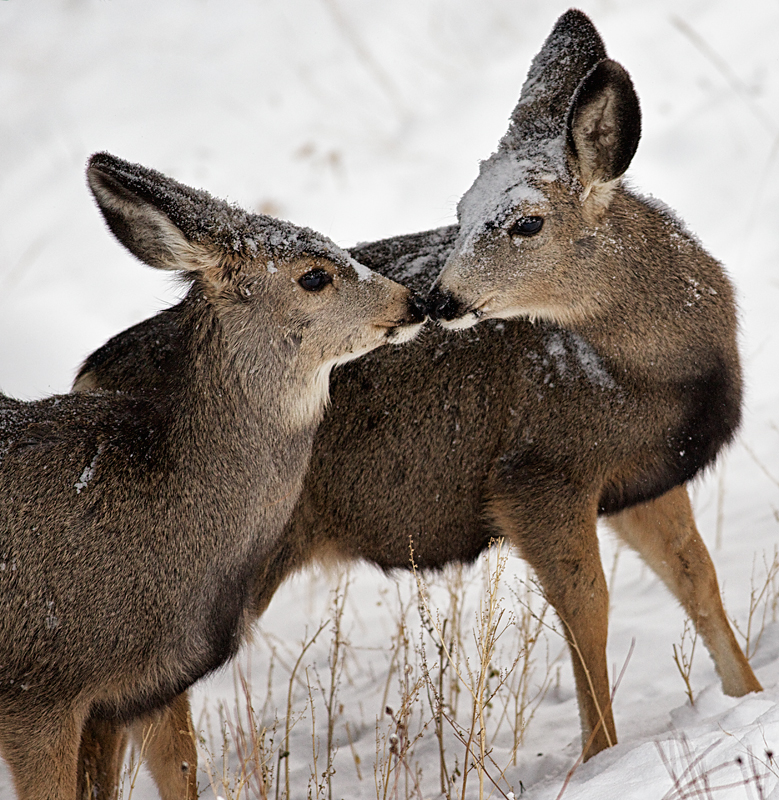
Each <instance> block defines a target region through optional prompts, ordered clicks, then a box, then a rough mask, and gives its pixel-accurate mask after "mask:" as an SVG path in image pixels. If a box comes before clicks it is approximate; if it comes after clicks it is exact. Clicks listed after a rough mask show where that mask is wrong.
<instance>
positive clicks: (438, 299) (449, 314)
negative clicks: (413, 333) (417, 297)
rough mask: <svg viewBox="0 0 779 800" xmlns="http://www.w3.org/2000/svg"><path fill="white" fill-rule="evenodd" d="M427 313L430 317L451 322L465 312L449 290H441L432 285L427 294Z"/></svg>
mask: <svg viewBox="0 0 779 800" xmlns="http://www.w3.org/2000/svg"><path fill="white" fill-rule="evenodd" d="M427 313H428V314H430V317H431V319H434V320H436V321H439V322H440V321H441V320H444V321H446V322H451V321H452V320H453V319H457V318H458V317H461V316H462V315H463V314H464V313H465V308H463V305H462V303H461V302H460V301H459V300H458V299H457V298H456V297H455V296H454V295H453V294H451V293H450V292H445V291H442V290H441V288H440V286H434V287H433V288H432V289H431V290H430V293H429V294H428V296H427Z"/></svg>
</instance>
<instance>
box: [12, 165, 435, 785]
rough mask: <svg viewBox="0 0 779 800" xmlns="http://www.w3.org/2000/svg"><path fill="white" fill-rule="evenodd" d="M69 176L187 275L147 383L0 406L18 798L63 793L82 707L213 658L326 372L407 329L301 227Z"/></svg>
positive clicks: (287, 495)
mask: <svg viewBox="0 0 779 800" xmlns="http://www.w3.org/2000/svg"><path fill="white" fill-rule="evenodd" d="M88 177H89V180H90V186H91V188H92V191H93V193H94V195H95V197H96V199H97V201H98V204H99V205H100V208H101V210H102V212H103V214H104V216H105V217H106V220H107V221H108V223H109V225H110V226H111V228H112V230H113V231H114V233H116V235H117V237H118V238H119V239H120V240H121V241H122V242H123V243H124V244H125V245H126V246H127V247H128V248H129V249H130V250H131V251H132V252H133V253H135V254H136V255H138V256H139V257H140V258H142V259H143V260H145V261H147V263H149V264H151V265H152V266H156V267H158V268H167V269H181V270H186V271H187V272H189V273H191V274H192V281H193V286H192V288H191V290H190V292H189V294H188V296H187V298H186V299H185V300H184V301H183V302H182V303H181V304H180V305H179V306H178V308H177V314H178V324H179V331H180V336H179V337H178V340H177V346H178V350H177V358H176V361H175V366H173V367H172V369H171V370H170V372H169V373H168V375H167V391H166V392H165V393H157V394H155V395H154V396H151V395H150V394H145V395H133V394H126V393H121V392H114V391H111V392H86V393H81V394H74V395H66V396H61V397H54V398H50V399H47V400H41V401H37V402H32V403H24V402H20V401H15V400H12V399H9V398H0V489H1V491H0V519H2V520H3V522H2V526H1V527H0V552H2V557H3V561H4V563H7V564H8V565H9V569H7V570H3V572H2V573H0V582H1V583H0V587H1V588H0V752H2V754H3V756H4V757H5V758H6V759H7V761H8V762H9V766H10V768H11V771H12V773H13V776H14V781H15V784H16V787H17V791H18V794H19V798H20V800H33V798H35V799H36V800H37V799H38V798H41V799H42V798H52V799H53V798H57V799H58V800H66V798H67V799H70V798H75V797H76V792H77V786H76V782H77V758H78V750H79V746H80V740H81V732H82V728H83V724H84V721H85V720H86V718H87V717H88V716H90V715H92V716H94V717H96V718H107V719H118V720H128V721H129V720H132V719H134V718H136V717H138V716H139V715H142V714H144V713H147V712H149V711H152V710H154V709H156V708H158V707H160V706H164V705H165V704H167V703H168V702H169V701H170V700H172V699H173V698H174V697H176V696H177V695H179V694H180V693H181V692H182V691H183V690H185V689H186V688H187V687H188V686H189V685H191V684H192V683H193V682H194V681H196V680H198V679H199V678H200V677H202V676H203V675H205V674H206V673H208V672H210V671H212V670H214V669H216V668H217V667H219V666H221V665H222V664H224V663H225V661H227V660H228V659H229V658H230V657H231V656H232V655H234V653H235V652H236V650H237V648H238V646H239V645H240V643H241V641H242V639H243V637H244V634H245V632H246V628H247V625H248V623H249V622H250V621H251V619H252V618H253V614H251V612H250V607H251V606H252V595H253V579H254V576H255V575H256V574H257V573H258V572H259V571H260V568H261V565H262V563H263V561H264V560H266V559H267V558H268V557H269V555H270V554H271V553H272V551H273V548H274V542H275V539H276V538H277V537H278V536H279V534H280V533H281V532H282V530H283V527H284V525H285V523H286V522H287V520H288V518H289V515H290V513H291V510H292V508H293V507H294V505H295V502H296V500H297V496H298V494H299V492H300V488H301V483H302V479H303V475H304V472H305V469H306V467H307V464H308V460H309V456H310V452H311V445H312V441H313V437H314V433H315V431H316V427H317V425H318V423H319V421H320V419H321V416H322V413H323V410H324V405H325V401H326V399H327V381H328V377H329V371H330V369H331V368H332V366H333V365H335V364H337V363H340V362H343V361H346V360H349V359H351V358H353V357H355V356H357V355H361V354H363V353H365V352H367V351H368V350H370V349H372V348H374V347H377V346H379V345H381V344H383V343H385V342H389V341H403V340H404V339H406V338H408V337H409V336H410V335H413V333H415V332H416V329H417V328H418V327H419V323H420V322H421V321H422V319H423V317H422V315H421V314H420V312H419V308H418V307H415V306H414V305H413V303H412V297H411V295H410V292H409V291H408V290H407V289H405V288H403V287H400V286H398V285H397V284H394V283H392V282H391V281H389V280H387V279H385V278H382V277H380V276H378V275H374V274H372V273H370V271H369V270H367V269H364V268H362V267H361V266H360V265H357V264H356V262H353V261H352V260H351V259H350V258H349V257H348V256H347V255H346V254H345V253H342V251H339V250H338V248H336V247H335V246H334V245H332V244H331V243H329V242H328V241H327V240H326V239H324V237H319V236H318V235H317V234H314V233H313V232H311V231H305V230H303V229H296V228H294V227H293V226H290V225H288V224H286V223H281V222H277V221H272V220H268V219H267V218H260V217H253V216H251V215H248V214H245V213H243V212H240V211H239V210H237V209H234V208H231V207H229V206H227V205H226V204H223V203H220V202H219V201H215V200H213V199H212V198H210V197H209V196H208V195H206V194H205V193H200V192H195V191H194V190H189V189H187V187H182V186H180V185H179V184H176V183H175V182H173V181H171V180H170V179H166V178H164V177H163V176H161V175H159V174H158V173H154V172H153V171H151V170H145V169H144V168H142V167H137V166H134V165H128V164H126V163H125V162H121V161H119V160H118V159H115V158H113V157H111V156H107V155H105V154H100V155H97V156H94V157H93V159H92V160H91V162H90V167H89V170H88ZM311 287H313V288H311ZM247 611H248V612H249V613H247ZM178 769H179V773H180V774H181V772H182V770H181V764H179V765H178ZM186 772H187V770H184V774H183V778H184V781H185V782H188V783H193V781H194V776H193V777H192V779H191V780H190V779H189V777H188V775H187V774H186Z"/></svg>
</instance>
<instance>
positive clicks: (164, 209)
mask: <svg viewBox="0 0 779 800" xmlns="http://www.w3.org/2000/svg"><path fill="white" fill-rule="evenodd" d="M157 179H159V180H157ZM87 181H88V183H89V188H90V189H91V190H92V194H93V195H94V198H95V200H96V202H97V205H98V207H99V209H100V211H101V213H102V214H103V217H104V218H105V221H106V222H107V223H108V227H109V228H110V229H111V232H112V233H113V234H114V236H116V238H117V239H118V240H119V241H120V242H121V243H122V244H123V245H124V246H125V247H126V248H127V249H128V250H129V251H130V252H131V253H132V254H133V255H134V256H136V257H137V258H139V259H140V260H141V261H143V262H144V263H146V264H148V265H149V266H151V267H155V268H156V269H169V270H187V271H192V270H194V271H201V270H203V269H204V268H206V267H207V264H208V260H209V259H208V248H207V247H204V246H203V245H202V244H200V243H198V242H195V241H193V240H192V238H191V237H190V236H188V235H187V234H186V233H185V232H184V231H183V230H182V229H181V228H180V227H179V226H178V225H177V224H176V223H175V222H174V221H173V219H172V218H171V217H172V216H175V214H171V213H170V208H169V207H171V206H172V205H175V204H176V201H177V200H178V199H179V198H176V197H175V194H174V193H173V192H171V191H170V187H171V185H175V184H174V182H173V181H171V180H170V179H169V178H165V176H163V175H161V174H160V173H157V172H155V171H154V170H149V169H146V168H144V167H140V166H138V165H136V164H129V163H128V162H125V161H122V160H120V159H118V158H115V157H114V156H111V155H109V154H108V153H98V154H96V155H94V156H92V158H91V159H90V161H89V166H88V167H87ZM182 188H183V187H182Z"/></svg>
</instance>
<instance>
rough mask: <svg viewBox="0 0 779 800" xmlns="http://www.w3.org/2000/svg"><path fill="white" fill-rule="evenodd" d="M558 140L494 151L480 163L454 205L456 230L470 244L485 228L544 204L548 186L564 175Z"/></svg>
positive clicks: (560, 143)
mask: <svg viewBox="0 0 779 800" xmlns="http://www.w3.org/2000/svg"><path fill="white" fill-rule="evenodd" d="M562 153H563V143H562V139H560V140H554V141H551V142H549V143H547V146H546V147H545V148H544V149H543V150H542V151H541V152H539V153H536V154H534V155H533V156H530V155H523V154H521V153H511V152H506V151H498V152H497V153H495V154H494V155H492V156H491V157H490V158H489V159H487V161H484V162H482V165H481V168H480V170H479V176H478V178H476V180H475V181H474V183H473V185H472V186H471V188H470V189H469V190H468V191H467V192H466V193H465V194H464V195H463V197H462V199H461V200H460V203H459V204H458V206H457V214H458V218H459V221H460V230H461V231H462V233H463V234H464V235H465V236H466V237H467V239H468V241H469V242H470V243H471V244H473V242H474V241H475V239H476V238H478V236H479V235H480V234H481V233H483V232H484V231H485V230H488V229H491V228H495V227H501V226H503V225H504V224H506V223H507V222H508V221H510V220H513V219H514V218H515V217H517V216H521V215H522V214H531V213H538V212H539V211H540V210H542V209H544V208H545V207H548V205H549V198H548V193H547V191H546V188H547V186H548V185H550V184H552V183H555V182H557V181H559V180H560V179H561V178H562V177H564V174H565V173H564V167H563V164H564V162H563V160H562Z"/></svg>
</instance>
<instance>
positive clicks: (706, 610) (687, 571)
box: [608, 486, 762, 697]
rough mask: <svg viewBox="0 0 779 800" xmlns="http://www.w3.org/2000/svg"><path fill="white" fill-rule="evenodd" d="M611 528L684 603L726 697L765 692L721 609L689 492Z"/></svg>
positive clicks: (639, 509)
mask: <svg viewBox="0 0 779 800" xmlns="http://www.w3.org/2000/svg"><path fill="white" fill-rule="evenodd" d="M608 523H609V525H610V526H611V527H612V528H613V529H614V531H615V532H616V533H617V535H618V536H619V537H620V538H621V539H622V540H623V541H624V542H625V543H626V544H628V545H630V546H631V547H632V548H633V549H634V550H636V551H637V552H638V553H639V554H640V556H641V557H642V558H643V559H644V561H645V562H646V563H647V564H648V565H649V566H650V567H651V568H652V569H653V570H654V571H655V573H656V574H657V575H658V577H659V578H660V579H661V580H662V581H663V583H664V584H665V585H666V586H667V587H668V588H669V589H670V590H671V592H672V593H673V595H674V597H676V599H677V600H678V601H679V602H680V603H681V605H682V607H683V608H684V610H685V611H686V612H687V615H688V616H689V618H690V619H691V620H692V622H693V624H694V625H695V628H696V630H697V631H698V633H699V634H700V637H701V639H703V642H704V644H705V645H706V647H707V649H708V651H709V652H710V653H711V657H712V658H713V659H714V665H715V667H716V669H717V674H718V675H719V676H720V680H721V681H722V690H723V691H724V692H725V694H727V695H730V696H732V697H741V696H742V695H744V694H747V693H748V692H759V691H761V689H762V686H761V685H760V683H759V681H758V680H757V678H756V677H755V674H754V672H753V671H752V668H751V667H750V666H749V662H748V661H747V660H746V658H745V657H744V654H743V653H742V651H741V648H740V647H739V646H738V643H737V642H736V637H735V636H734V635H733V631H732V629H731V627H730V624H729V623H728V619H727V616H726V615H725V609H724V608H723V607H722V598H721V597H720V591H719V584H718V583H717V574H716V572H715V571H714V564H713V563H712V560H711V557H710V556H709V552H708V550H707V549H706V545H705V544H704V543H703V539H701V536H700V533H698V529H697V527H696V526H695V519H694V517H693V513H692V508H691V506H690V499H689V497H688V495H687V490H686V488H685V487H684V486H677V487H676V488H675V489H672V490H671V491H669V492H666V493H665V494H664V495H662V496H661V497H658V498H657V499H655V500H650V501H649V502H648V503H642V504H640V505H637V506H634V507H633V508H629V509H626V510H625V511H622V512H620V513H619V514H614V515H613V516H611V517H609V518H608Z"/></svg>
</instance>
